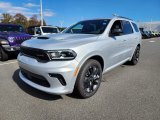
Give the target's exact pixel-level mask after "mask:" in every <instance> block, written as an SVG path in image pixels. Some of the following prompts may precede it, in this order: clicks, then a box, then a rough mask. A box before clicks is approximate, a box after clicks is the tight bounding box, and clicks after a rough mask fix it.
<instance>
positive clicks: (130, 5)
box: [0, 0, 160, 26]
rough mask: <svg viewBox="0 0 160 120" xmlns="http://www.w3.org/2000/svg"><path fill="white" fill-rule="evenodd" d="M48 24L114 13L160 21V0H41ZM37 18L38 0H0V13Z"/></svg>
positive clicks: (63, 23) (64, 22) (73, 21)
mask: <svg viewBox="0 0 160 120" xmlns="http://www.w3.org/2000/svg"><path fill="white" fill-rule="evenodd" d="M43 10H44V19H45V20H46V22H47V24H49V25H57V26H60V25H61V24H62V25H63V26H69V25H71V24H73V23H75V22H77V21H80V20H83V19H92V18H104V17H105V18H107V17H112V14H113V13H115V14H117V15H120V16H125V17H129V18H132V19H134V20H136V21H141V22H144V21H145V22H147V21H151V19H152V21H160V0H43ZM4 12H8V13H10V14H13V15H14V14H15V13H17V12H19V13H22V14H24V15H26V16H27V17H30V16H32V15H33V14H37V15H39V0H1V1H0V13H4Z"/></svg>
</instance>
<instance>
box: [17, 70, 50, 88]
mask: <svg viewBox="0 0 160 120" xmlns="http://www.w3.org/2000/svg"><path fill="white" fill-rule="evenodd" d="M20 70H21V73H22V75H23V76H24V77H26V78H27V79H28V80H30V81H31V82H33V83H36V84H38V85H41V86H44V87H50V84H49V82H48V81H47V80H46V79H45V78H44V77H43V76H41V75H37V74H34V73H31V72H29V71H27V70H24V69H23V68H20Z"/></svg>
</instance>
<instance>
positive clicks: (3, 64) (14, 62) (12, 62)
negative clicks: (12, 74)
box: [0, 61, 17, 66]
mask: <svg viewBox="0 0 160 120" xmlns="http://www.w3.org/2000/svg"><path fill="white" fill-rule="evenodd" d="M13 63H17V61H14V62H7V63H2V64H0V66H2V65H9V64H13Z"/></svg>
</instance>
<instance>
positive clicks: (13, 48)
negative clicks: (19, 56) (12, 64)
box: [2, 45, 20, 52]
mask: <svg viewBox="0 0 160 120" xmlns="http://www.w3.org/2000/svg"><path fill="white" fill-rule="evenodd" d="M2 47H3V49H4V50H5V51H8V52H12V51H13V52H14V51H20V46H10V45H2Z"/></svg>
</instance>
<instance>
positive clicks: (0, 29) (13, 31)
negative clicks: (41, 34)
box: [0, 24, 32, 61]
mask: <svg viewBox="0 0 160 120" xmlns="http://www.w3.org/2000/svg"><path fill="white" fill-rule="evenodd" d="M31 37H32V36H31V35H29V34H26V33H25V32H24V29H23V27H22V26H20V25H14V24H0V60H1V61H5V60H8V57H9V54H10V53H13V52H18V51H19V50H20V44H21V43H22V42H23V41H25V40H28V39H30V38H31Z"/></svg>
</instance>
